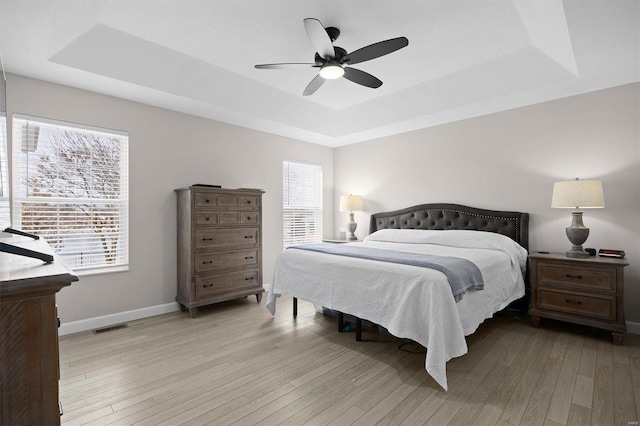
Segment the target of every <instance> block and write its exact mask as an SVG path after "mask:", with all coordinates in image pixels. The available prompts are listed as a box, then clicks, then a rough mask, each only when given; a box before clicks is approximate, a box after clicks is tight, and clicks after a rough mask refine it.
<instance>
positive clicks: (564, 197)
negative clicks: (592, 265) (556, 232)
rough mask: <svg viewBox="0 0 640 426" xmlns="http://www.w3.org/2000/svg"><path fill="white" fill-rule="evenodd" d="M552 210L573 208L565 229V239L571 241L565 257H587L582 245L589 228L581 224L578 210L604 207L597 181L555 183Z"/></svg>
mask: <svg viewBox="0 0 640 426" xmlns="http://www.w3.org/2000/svg"><path fill="white" fill-rule="evenodd" d="M551 207H552V208H573V209H575V210H574V211H573V212H572V215H573V221H572V222H571V226H569V227H568V228H567V237H568V238H569V241H571V244H573V245H572V246H571V250H569V251H568V252H567V257H576V258H584V257H589V253H587V252H586V251H585V250H584V249H583V248H582V244H584V242H585V241H587V237H589V228H587V227H586V226H584V224H583V223H582V211H580V209H595V208H603V207H604V192H603V190H602V182H601V181H599V180H580V179H578V178H576V179H575V180H570V181H564V182H556V183H554V184H553V196H552V197H551Z"/></svg>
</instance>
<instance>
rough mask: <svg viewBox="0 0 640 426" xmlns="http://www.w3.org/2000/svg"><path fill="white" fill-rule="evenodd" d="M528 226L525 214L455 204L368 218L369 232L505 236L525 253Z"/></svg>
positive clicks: (422, 205)
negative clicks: (427, 231)
mask: <svg viewBox="0 0 640 426" xmlns="http://www.w3.org/2000/svg"><path fill="white" fill-rule="evenodd" d="M528 224H529V214H528V213H521V212H513V211H499V210H485V209H478V208H475V207H468V206H463V205H459V204H420V205H417V206H413V207H408V208H405V209H401V210H395V211H391V212H383V213H376V214H373V215H371V221H370V226H369V232H370V233H371V232H374V231H377V230H379V229H387V228H393V229H442V230H446V229H469V230H477V231H487V232H497V233H500V234H503V235H506V236H508V237H509V238H511V239H513V240H514V241H516V242H517V243H519V244H520V245H521V246H523V247H524V248H525V249H528V244H529V227H528Z"/></svg>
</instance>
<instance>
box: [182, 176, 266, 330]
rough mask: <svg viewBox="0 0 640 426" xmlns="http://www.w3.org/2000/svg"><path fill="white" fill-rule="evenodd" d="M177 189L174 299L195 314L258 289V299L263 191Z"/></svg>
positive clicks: (197, 187)
mask: <svg viewBox="0 0 640 426" xmlns="http://www.w3.org/2000/svg"><path fill="white" fill-rule="evenodd" d="M176 193H177V194H178V294H177V296H176V301H177V302H178V303H180V304H181V306H182V307H183V309H184V308H186V309H188V310H189V314H190V315H191V317H195V316H196V313H197V309H198V307H199V306H203V305H209V304H212V303H216V302H222V301H224V300H230V299H237V298H240V297H245V296H248V295H255V296H256V298H257V300H258V302H260V300H261V299H262V293H263V292H264V290H263V288H262V242H261V239H262V224H261V222H262V194H263V191H260V190H244V189H219V188H209V187H200V186H191V187H189V188H182V189H176Z"/></svg>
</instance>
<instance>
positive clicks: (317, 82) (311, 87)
mask: <svg viewBox="0 0 640 426" xmlns="http://www.w3.org/2000/svg"><path fill="white" fill-rule="evenodd" d="M325 81H326V80H325V79H324V78H322V77H320V74H318V75H316V78H314V79H313V80H311V83H309V84H308V85H307V88H306V89H304V92H303V93H302V96H309V95H313V94H314V93H315V91H316V90H318V89H319V88H320V86H322V85H323V84H324V82H325Z"/></svg>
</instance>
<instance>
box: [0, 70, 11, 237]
mask: <svg viewBox="0 0 640 426" xmlns="http://www.w3.org/2000/svg"><path fill="white" fill-rule="evenodd" d="M0 78H2V76H0ZM1 101H2V99H1V98H0V102H1ZM7 153H8V149H7V117H6V116H5V115H4V112H2V111H0V231H1V230H3V229H4V228H6V227H8V226H9V225H11V218H10V213H9V212H10V210H9V170H8V167H9V159H8V158H7Z"/></svg>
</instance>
